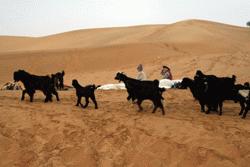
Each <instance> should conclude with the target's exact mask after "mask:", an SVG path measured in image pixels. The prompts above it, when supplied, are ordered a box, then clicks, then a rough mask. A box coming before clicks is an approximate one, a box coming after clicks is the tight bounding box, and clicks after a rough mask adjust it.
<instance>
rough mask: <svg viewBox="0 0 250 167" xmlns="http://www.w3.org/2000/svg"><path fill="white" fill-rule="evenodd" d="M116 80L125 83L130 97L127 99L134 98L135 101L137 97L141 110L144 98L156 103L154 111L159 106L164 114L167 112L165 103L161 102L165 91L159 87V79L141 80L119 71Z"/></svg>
mask: <svg viewBox="0 0 250 167" xmlns="http://www.w3.org/2000/svg"><path fill="white" fill-rule="evenodd" d="M115 79H116V80H119V81H123V82H124V84H125V87H126V89H127V92H128V97H127V100H130V99H131V98H132V100H133V101H134V100H135V99H137V104H138V107H139V110H140V111H141V110H143V108H142V106H141V103H142V102H143V100H146V99H148V100H151V101H152V102H153V103H154V109H153V112H152V113H154V112H155V111H156V109H157V108H158V107H160V108H161V110H162V114H163V115H164V114H165V111H164V108H163V104H162V102H161V100H162V99H163V98H162V92H164V91H165V89H164V88H159V81H158V80H154V81H139V80H136V79H133V78H130V77H127V76H126V75H125V74H123V73H119V72H118V73H117V74H116V77H115Z"/></svg>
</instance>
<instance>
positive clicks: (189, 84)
mask: <svg viewBox="0 0 250 167" xmlns="http://www.w3.org/2000/svg"><path fill="white" fill-rule="evenodd" d="M180 88H181V89H187V88H189V89H190V91H191V93H192V95H193V97H194V98H195V99H196V100H198V101H199V104H200V107H201V112H205V106H207V108H208V110H211V108H212V102H211V100H210V99H208V98H207V97H206V96H207V94H206V90H207V86H206V85H205V84H204V83H202V84H200V83H199V82H198V81H194V80H192V79H190V78H187V77H186V78H183V79H182V82H181V86H180Z"/></svg>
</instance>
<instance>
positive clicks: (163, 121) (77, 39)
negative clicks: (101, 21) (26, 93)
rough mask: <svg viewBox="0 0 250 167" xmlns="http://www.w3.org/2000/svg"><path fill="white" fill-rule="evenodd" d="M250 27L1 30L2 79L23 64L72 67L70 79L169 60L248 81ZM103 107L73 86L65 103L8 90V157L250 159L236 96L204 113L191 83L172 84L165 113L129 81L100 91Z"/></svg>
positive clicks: (189, 165) (3, 100)
mask: <svg viewBox="0 0 250 167" xmlns="http://www.w3.org/2000/svg"><path fill="white" fill-rule="evenodd" d="M249 43H250V29H249V28H242V27H236V26H231V25H226V24H221V23H216V22H210V21H202V20H187V21H182V22H177V23H175V24H171V25H147V26H135V27H123V28H104V29H91V30H78V31H72V32H65V33H61V34H55V35H51V36H45V37H36V38H34V37H12V36H0V84H1V85H3V84H4V83H6V82H8V81H12V80H13V78H12V77H13V76H12V75H13V72H14V71H15V70H18V69H25V70H27V71H29V72H31V73H34V74H39V75H47V74H51V73H55V72H57V71H61V70H65V72H66V76H65V84H66V85H70V84H71V80H72V79H78V80H79V82H80V83H82V84H83V85H84V84H90V83H95V84H108V83H118V82H117V81H115V80H114V77H115V74H116V72H117V71H124V72H126V73H127V74H128V75H129V76H135V75H136V66H137V65H138V64H139V63H142V64H143V65H144V69H145V72H146V74H147V76H148V78H149V79H156V78H158V79H160V75H159V73H160V70H161V67H162V65H168V66H169V67H170V68H171V70H172V73H173V76H174V79H182V78H183V77H186V76H187V77H193V75H194V73H195V71H196V70H197V69H201V70H202V71H204V72H205V73H208V74H216V75H218V76H231V75H232V74H235V75H236V76H237V82H238V83H244V82H246V81H249V80H250V73H249V71H250V66H249V63H250V47H249ZM96 95H97V101H98V104H99V109H97V110H95V109H94V107H93V104H92V103H90V106H89V107H88V108H87V109H82V108H80V107H76V106H74V105H75V103H76V98H75V92H74V90H73V89H72V90H69V91H59V96H60V98H61V101H60V102H56V101H53V102H52V103H48V104H44V103H43V99H44V97H43V95H42V94H41V93H40V92H37V94H36V95H35V101H34V102H33V103H30V102H29V101H28V98H26V99H25V101H20V96H21V91H0V166H21V167H23V166H34V167H36V166H72V167H73V166H74V167H75V166H87V167H92V166H104V167H109V166H134V167H140V166H143V167H144V166H150V167H151V166H153V167H157V166H170V167H177V166H178V167H179V166H180V167H182V166H184V167H194V166H202V167H203V166H205V167H217V166H218V167H223V166H225V167H233V166H235V167H239V166H241V167H247V166H249V163H250V140H249V139H250V115H248V116H247V118H246V119H245V120H242V119H241V118H240V117H239V115H238V113H239V110H240V106H239V104H236V103H234V102H231V101H228V102H225V104H224V113H223V115H222V116H218V115H217V114H216V113H211V114H210V115H206V114H203V113H200V112H199V105H198V102H197V101H195V100H194V99H193V97H192V95H191V93H190V91H189V90H177V89H170V90H167V91H166V92H165V93H164V98H165V102H164V107H165V110H166V115H165V116H162V115H161V112H156V113H155V114H152V113H151V110H152V104H151V103H150V102H149V101H145V102H144V103H143V107H144V111H143V112H138V108H137V106H136V105H134V104H132V103H131V102H127V101H126V96H127V93H126V91H124V90H110V91H103V90H97V91H96Z"/></svg>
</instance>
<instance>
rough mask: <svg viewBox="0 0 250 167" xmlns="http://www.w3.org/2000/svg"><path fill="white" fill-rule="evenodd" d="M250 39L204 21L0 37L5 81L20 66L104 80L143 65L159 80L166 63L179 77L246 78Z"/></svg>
mask: <svg viewBox="0 0 250 167" xmlns="http://www.w3.org/2000/svg"><path fill="white" fill-rule="evenodd" d="M249 37H250V29H248V28H242V27H236V26H231V25H225V24H221V23H215V22H210V21H201V20H187V21H182V22H177V23H175V24H171V25H148V26H135V27H124V28H103V29H89V30H78V31H71V32H65V33H61V34H56V35H51V36H45V37H39V38H31V37H11V36H0V60H1V61H0V76H1V77H0V83H3V82H6V81H9V80H11V79H12V72H13V71H14V70H17V69H19V68H22V69H27V70H29V71H31V72H33V73H40V74H49V73H52V72H56V71H58V70H62V69H64V70H65V71H66V73H67V74H68V75H67V76H68V77H67V78H66V81H67V82H69V81H70V79H71V77H79V78H81V79H82V80H83V81H86V82H90V81H93V79H94V78H95V81H96V82H100V83H104V82H108V81H109V80H110V79H113V78H112V77H113V75H114V72H115V71H120V70H124V71H127V72H128V73H129V74H130V75H135V66H136V65H137V64H139V63H143V64H144V65H145V71H146V72H147V73H148V75H149V78H150V79H154V78H158V77H159V70H160V68H161V66H162V65H163V64H167V65H169V66H170V67H171V68H172V70H173V75H174V77H175V78H182V77H183V76H186V75H192V74H193V73H194V71H195V70H196V69H202V70H204V71H205V72H207V73H215V74H218V75H231V74H236V75H238V79H239V80H244V79H245V78H249V76H250V74H249V73H247V71H249V68H250V67H248V66H247V64H249V61H250V55H249V53H250V48H249V43H250V38H249ZM90 72H92V74H91V75H90V74H89V73H90ZM104 73H105V74H104ZM106 74H107V75H106ZM97 78H98V79H97Z"/></svg>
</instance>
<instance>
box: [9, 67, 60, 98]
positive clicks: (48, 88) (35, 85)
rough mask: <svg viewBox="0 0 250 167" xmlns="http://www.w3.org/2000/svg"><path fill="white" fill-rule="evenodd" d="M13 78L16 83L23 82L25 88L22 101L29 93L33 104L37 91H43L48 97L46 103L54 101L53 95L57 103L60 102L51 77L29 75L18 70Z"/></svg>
mask: <svg viewBox="0 0 250 167" xmlns="http://www.w3.org/2000/svg"><path fill="white" fill-rule="evenodd" d="M13 78H14V81H15V82H18V81H21V82H22V83H23V85H24V87H25V89H24V90H23V92H22V98H21V100H24V97H25V94H26V93H27V94H28V95H29V96H30V102H32V101H33V98H34V94H35V92H36V90H41V91H42V92H43V94H44V95H45V96H46V98H45V102H48V101H52V93H53V94H54V95H55V96H56V99H57V101H59V96H58V93H57V91H56V89H55V87H54V83H53V79H52V78H50V77H49V76H37V75H32V74H29V73H28V72H26V71H24V70H18V71H15V72H14V74H13Z"/></svg>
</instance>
